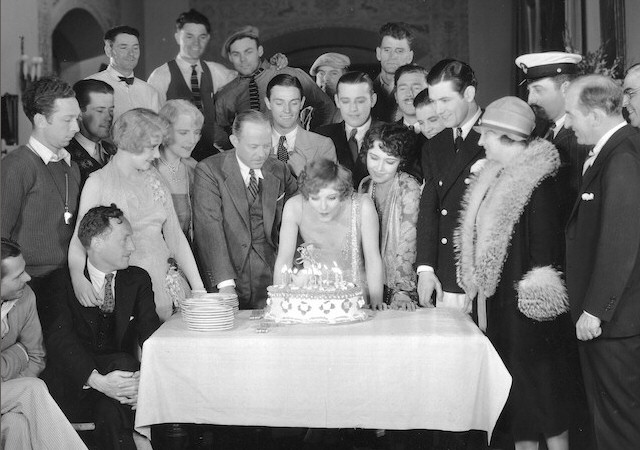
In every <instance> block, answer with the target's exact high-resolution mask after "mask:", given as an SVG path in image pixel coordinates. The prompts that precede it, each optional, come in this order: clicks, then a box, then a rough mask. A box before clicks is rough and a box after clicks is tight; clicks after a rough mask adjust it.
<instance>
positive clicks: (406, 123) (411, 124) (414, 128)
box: [402, 117, 420, 134]
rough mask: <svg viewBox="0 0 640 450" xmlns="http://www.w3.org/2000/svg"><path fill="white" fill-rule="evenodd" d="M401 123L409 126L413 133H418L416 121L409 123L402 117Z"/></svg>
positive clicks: (418, 127) (418, 128)
mask: <svg viewBox="0 0 640 450" xmlns="http://www.w3.org/2000/svg"><path fill="white" fill-rule="evenodd" d="M402 124H403V125H404V126H405V127H407V128H410V129H411V130H413V132H414V133H416V134H418V133H420V124H419V123H418V121H415V122H413V123H409V122H407V120H406V119H405V118H404V117H403V118H402Z"/></svg>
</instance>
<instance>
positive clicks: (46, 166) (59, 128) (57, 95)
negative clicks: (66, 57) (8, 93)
mask: <svg viewBox="0 0 640 450" xmlns="http://www.w3.org/2000/svg"><path fill="white" fill-rule="evenodd" d="M22 105H23V109H24V113H25V115H26V116H27V118H28V119H29V120H30V121H31V123H32V124H33V131H32V132H31V137H30V138H29V142H27V144H26V145H23V146H21V147H18V148H17V149H15V150H13V151H12V152H11V153H9V154H8V155H7V156H6V157H5V158H4V159H3V160H2V208H1V210H2V237H5V238H8V239H11V240H12V241H14V242H16V243H18V244H19V245H20V247H21V248H22V254H23V256H24V259H25V261H26V263H27V273H28V274H29V275H30V276H31V278H32V280H31V282H30V285H31V288H32V289H33V291H34V292H35V294H36V298H38V299H39V298H41V296H40V295H39V294H40V293H41V292H40V287H41V284H42V279H43V277H44V276H45V275H47V274H48V273H50V272H52V271H54V270H55V269H57V268H60V267H64V266H66V265H67V251H68V249H69V241H70V240H71V236H72V234H73V228H74V225H75V214H76V209H77V207H78V198H79V197H80V170H79V169H78V165H77V164H76V163H75V162H74V161H72V160H71V155H69V152H67V151H66V150H65V149H64V148H65V147H66V146H67V145H69V142H70V141H71V139H73V137H74V136H75V134H76V133H77V132H78V131H79V128H78V118H79V117H80V107H79V106H78V101H77V100H76V97H75V93H74V92H73V89H71V86H69V84H67V83H66V82H64V81H62V80H61V79H59V78H57V77H53V76H49V77H44V78H41V79H40V80H38V81H35V82H33V83H32V84H31V85H30V86H29V87H28V88H27V89H26V91H25V92H24V95H23V96H22Z"/></svg>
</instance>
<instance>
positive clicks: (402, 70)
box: [393, 63, 429, 86]
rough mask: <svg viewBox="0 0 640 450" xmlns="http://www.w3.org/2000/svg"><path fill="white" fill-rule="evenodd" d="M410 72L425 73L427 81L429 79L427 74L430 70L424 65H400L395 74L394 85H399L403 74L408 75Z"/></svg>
mask: <svg viewBox="0 0 640 450" xmlns="http://www.w3.org/2000/svg"><path fill="white" fill-rule="evenodd" d="M408 73H419V74H421V75H424V79H425V81H426V80H427V76H429V71H428V70H427V69H425V68H424V67H422V66H419V65H417V64H414V63H409V64H405V65H404V66H400V67H398V68H397V69H396V73H395V74H394V75H393V82H394V86H397V85H398V80H399V79H400V77H401V76H402V75H406V74H408Z"/></svg>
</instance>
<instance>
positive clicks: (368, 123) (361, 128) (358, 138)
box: [344, 116, 371, 143]
mask: <svg viewBox="0 0 640 450" xmlns="http://www.w3.org/2000/svg"><path fill="white" fill-rule="evenodd" d="M369 128H371V116H369V119H367V121H366V122H365V123H364V124H363V125H360V126H359V127H358V131H356V141H358V143H361V142H362V140H363V139H364V135H365V134H367V131H369ZM344 129H345V131H346V133H347V139H349V136H351V130H353V127H352V126H350V125H347V122H345V123H344Z"/></svg>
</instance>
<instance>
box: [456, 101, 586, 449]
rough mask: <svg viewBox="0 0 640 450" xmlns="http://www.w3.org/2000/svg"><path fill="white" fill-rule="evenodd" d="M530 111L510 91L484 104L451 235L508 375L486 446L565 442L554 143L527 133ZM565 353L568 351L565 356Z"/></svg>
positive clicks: (567, 344) (568, 381)
mask: <svg viewBox="0 0 640 450" xmlns="http://www.w3.org/2000/svg"><path fill="white" fill-rule="evenodd" d="M534 125H535V116H534V114H533V111H532V110H531V108H530V107H529V105H527V104H526V103H525V102H524V101H522V100H520V99H519V98H517V97H504V98H501V99H499V100H496V101H495V102H493V103H491V104H490V105H489V106H487V109H486V110H485V113H484V115H483V116H482V118H481V119H480V121H479V125H478V126H477V127H476V131H478V132H479V133H481V136H480V141H479V144H480V145H481V146H483V147H484V149H485V151H486V154H487V159H486V162H485V163H484V165H482V167H481V168H479V169H478V171H477V173H476V175H474V176H473V177H472V179H471V182H470V184H469V186H468V188H467V192H466V194H465V196H464V198H463V202H462V211H461V214H460V225H459V227H458V228H457V230H456V232H455V234H454V248H455V250H456V262H457V277H458V284H459V285H460V286H461V287H462V288H463V289H464V291H465V294H466V296H467V300H468V301H475V302H476V303H477V315H478V326H479V327H480V328H481V329H482V330H483V331H485V332H486V334H487V337H488V338H489V339H490V340H491V343H492V344H493V345H494V347H495V348H496V350H497V351H498V353H499V354H500V357H501V358H502V360H503V361H504V364H505V365H506V366H507V369H508V370H509V373H510V374H511V376H512V377H513V384H512V387H511V392H510V393H509V399H508V400H507V404H506V406H505V408H504V410H503V412H502V415H501V416H500V419H499V420H498V424H497V425H496V433H495V434H494V441H495V439H497V438H498V437H499V436H503V437H507V438H508V439H509V442H508V443H506V445H504V444H505V443H504V442H497V443H496V442H494V444H497V445H494V446H495V447H498V448H504V447H511V448H513V447H512V446H513V445H514V444H515V449H516V450H529V449H537V448H538V440H539V438H540V436H544V438H545V440H546V444H547V448H548V449H549V450H568V448H569V438H568V435H569V433H568V428H569V426H570V424H571V416H572V414H573V411H574V409H575V406H574V405H573V402H574V401H575V397H574V396H573V395H572V389H573V388H574V383H575V378H576V376H577V373H576V371H574V367H573V365H572V363H571V361H572V355H574V352H575V348H572V345H573V341H574V337H573V327H572V324H571V318H570V316H569V314H567V312H568V301H567V292H566V289H565V286H564V282H563V280H562V274H561V273H560V271H559V269H560V268H561V264H562V261H563V247H564V241H563V226H562V225H563V224H562V221H561V216H560V212H561V211H560V210H559V208H558V205H557V199H558V192H557V188H556V179H555V175H556V173H557V172H558V168H559V167H560V156H559V155H558V150H557V149H556V148H555V147H554V146H553V144H551V143H550V142H548V141H545V140H542V139H537V138H533V139H532V138H531V137H530V135H531V132H532V131H533V128H534ZM573 359H575V358H573Z"/></svg>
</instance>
